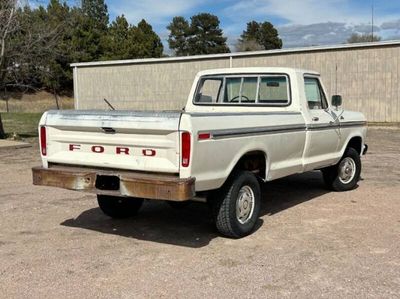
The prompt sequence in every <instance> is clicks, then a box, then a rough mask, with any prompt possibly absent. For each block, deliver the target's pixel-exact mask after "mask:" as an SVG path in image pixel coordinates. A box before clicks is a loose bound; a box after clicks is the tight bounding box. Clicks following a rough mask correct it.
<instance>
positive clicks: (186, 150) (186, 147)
mask: <svg viewBox="0 0 400 299" xmlns="http://www.w3.org/2000/svg"><path fill="white" fill-rule="evenodd" d="M181 155H182V167H188V166H189V163H190V133H189V132H182V151H181Z"/></svg>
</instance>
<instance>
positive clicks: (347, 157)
mask: <svg viewBox="0 0 400 299" xmlns="http://www.w3.org/2000/svg"><path fill="white" fill-rule="evenodd" d="M346 162H348V163H350V164H352V166H354V167H355V170H354V175H351V176H350V177H349V178H348V180H344V178H343V176H346V173H343V171H344V168H345V163H346ZM342 173H343V174H342ZM351 173H352V172H351ZM341 174H342V175H341ZM360 174H361V159H360V155H359V154H358V152H357V151H356V150H355V149H354V148H352V147H349V148H347V149H346V151H345V153H344V155H343V157H342V159H340V161H339V163H337V164H336V165H334V166H331V167H327V168H324V169H322V175H323V178H324V182H325V184H326V186H327V187H328V188H329V189H331V190H334V191H339V192H340V191H349V190H352V189H354V188H355V187H356V185H357V183H358V181H359V180H360Z"/></svg>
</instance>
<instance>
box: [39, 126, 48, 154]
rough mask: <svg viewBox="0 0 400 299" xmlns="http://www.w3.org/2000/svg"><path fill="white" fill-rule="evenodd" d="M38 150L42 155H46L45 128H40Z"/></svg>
mask: <svg viewBox="0 0 400 299" xmlns="http://www.w3.org/2000/svg"><path fill="white" fill-rule="evenodd" d="M40 150H41V151H42V155H43V156H46V155H47V139H46V127H40Z"/></svg>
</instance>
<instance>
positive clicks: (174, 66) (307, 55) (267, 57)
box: [72, 41, 400, 122]
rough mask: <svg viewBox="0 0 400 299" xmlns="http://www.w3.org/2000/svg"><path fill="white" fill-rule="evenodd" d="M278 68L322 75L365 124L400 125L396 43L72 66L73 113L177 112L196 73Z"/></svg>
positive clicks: (399, 65)
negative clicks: (114, 110)
mask: <svg viewBox="0 0 400 299" xmlns="http://www.w3.org/2000/svg"><path fill="white" fill-rule="evenodd" d="M251 66H259V67H262V66H283V67H295V68H304V69H310V70H316V71H318V72H320V73H321V75H322V77H323V81H324V84H325V87H326V88H327V91H328V93H329V94H330V95H333V94H336V93H338V94H341V95H342V96H343V100H344V106H345V107H346V108H347V109H353V110H359V111H362V112H364V113H365V115H366V116H367V118H368V120H369V121H370V122H400V41H386V42H376V43H363V44H346V45H338V46H324V47H310V48H296V49H282V50H272V51H259V52H246V53H232V54H219V55H204V56H188V57H173V58H160V59H139V60H121V61H106V62H88V63H75V64H72V67H73V68H74V95H75V108H76V109H108V106H107V104H106V103H105V102H104V100H103V99H104V98H106V99H108V100H109V101H110V102H111V103H112V105H113V106H114V107H116V108H117V109H131V110H160V109H161V110H171V109H181V108H182V107H183V106H184V104H185V102H186V100H187V96H188V94H189V91H190V88H191V84H192V81H193V79H194V76H195V74H196V73H197V72H198V71H200V70H205V69H212V68H227V67H228V68H229V67H251Z"/></svg>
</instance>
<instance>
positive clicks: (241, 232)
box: [208, 171, 261, 238]
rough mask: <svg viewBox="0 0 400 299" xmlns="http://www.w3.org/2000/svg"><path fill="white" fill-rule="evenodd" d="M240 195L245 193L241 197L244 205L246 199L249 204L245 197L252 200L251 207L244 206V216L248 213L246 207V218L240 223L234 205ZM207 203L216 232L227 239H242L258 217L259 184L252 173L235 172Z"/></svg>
mask: <svg viewBox="0 0 400 299" xmlns="http://www.w3.org/2000/svg"><path fill="white" fill-rule="evenodd" d="M243 190H244V191H243ZM250 190H251V191H250ZM246 192H248V193H246ZM242 193H245V197H243V196H242V200H243V198H245V199H244V201H243V203H245V201H246V199H247V203H249V200H250V199H249V197H246V195H247V194H250V195H252V198H253V200H252V202H253V205H246V208H245V209H243V211H244V212H245V214H246V211H248V208H247V207H249V206H250V211H249V213H248V216H247V217H243V219H241V220H242V222H241V220H240V219H239V218H240V217H239V216H240V215H237V214H238V212H237V209H236V205H237V202H238V200H239V195H240V194H242ZM208 201H209V204H210V206H211V208H212V212H213V216H214V220H215V225H216V227H217V229H218V231H219V232H220V233H221V234H223V235H225V236H227V237H232V238H242V237H245V236H247V235H249V234H250V233H251V232H252V231H253V229H254V226H255V224H256V221H257V219H258V217H259V214H260V201H261V190H260V184H259V182H258V180H257V178H256V176H255V175H254V174H253V173H252V172H249V171H241V172H237V173H235V174H233V175H232V176H231V177H230V178H229V179H228V181H227V182H226V183H225V184H224V186H223V187H222V188H221V189H220V190H218V191H216V192H214V193H213V194H212V195H211V196H210V197H209V199H208ZM250 202H251V200H250ZM251 207H252V208H251Z"/></svg>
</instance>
